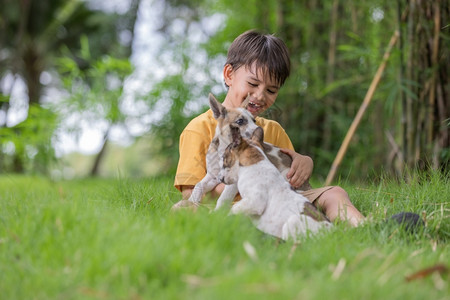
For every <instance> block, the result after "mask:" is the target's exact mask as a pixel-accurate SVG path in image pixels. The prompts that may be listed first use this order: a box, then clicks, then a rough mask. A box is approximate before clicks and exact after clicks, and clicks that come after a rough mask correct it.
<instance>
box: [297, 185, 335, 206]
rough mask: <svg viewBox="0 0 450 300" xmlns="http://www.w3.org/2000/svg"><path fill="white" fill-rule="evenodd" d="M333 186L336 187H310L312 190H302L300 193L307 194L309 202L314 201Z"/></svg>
mask: <svg viewBox="0 0 450 300" xmlns="http://www.w3.org/2000/svg"><path fill="white" fill-rule="evenodd" d="M332 188H334V186H325V187H321V188H317V189H310V190H307V191H304V192H301V193H300V194H302V195H303V196H305V197H306V198H307V199H308V200H309V202H311V203H314V201H316V200H317V199H318V198H319V197H320V196H322V194H323V193H325V192H326V191H328V190H330V189H332Z"/></svg>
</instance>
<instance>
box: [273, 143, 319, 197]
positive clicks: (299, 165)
mask: <svg viewBox="0 0 450 300" xmlns="http://www.w3.org/2000/svg"><path fill="white" fill-rule="evenodd" d="M280 150H281V151H282V152H284V153H286V154H288V155H289V156H290V157H292V164H291V169H290V170H289V172H288V173H287V175H286V176H287V178H288V179H289V183H290V184H291V186H292V187H294V188H298V187H300V186H301V185H302V184H303V183H304V182H305V181H307V180H308V179H309V177H311V174H312V171H313V168H314V162H313V160H312V159H311V157H309V156H306V155H301V154H299V153H297V152H295V151H293V150H290V149H284V148H283V149H280Z"/></svg>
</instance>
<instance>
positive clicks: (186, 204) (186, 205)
mask: <svg viewBox="0 0 450 300" xmlns="http://www.w3.org/2000/svg"><path fill="white" fill-rule="evenodd" d="M197 208H198V205H196V204H195V203H194V202H192V201H189V200H181V201H178V202H177V203H175V204H174V205H173V206H172V208H171V209H170V211H171V212H174V211H182V210H188V211H192V212H196V211H197Z"/></svg>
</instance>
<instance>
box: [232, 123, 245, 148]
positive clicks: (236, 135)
mask: <svg viewBox="0 0 450 300" xmlns="http://www.w3.org/2000/svg"><path fill="white" fill-rule="evenodd" d="M230 134H231V140H232V144H233V147H237V146H239V145H240V144H241V142H242V136H241V131H240V130H239V127H238V126H236V125H234V124H230Z"/></svg>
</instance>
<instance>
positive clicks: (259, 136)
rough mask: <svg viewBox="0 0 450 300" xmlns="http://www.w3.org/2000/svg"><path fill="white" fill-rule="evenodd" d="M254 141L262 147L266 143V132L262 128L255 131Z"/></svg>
mask: <svg viewBox="0 0 450 300" xmlns="http://www.w3.org/2000/svg"><path fill="white" fill-rule="evenodd" d="M252 141H254V142H257V143H259V144H261V145H262V144H263V143H264V130H263V129H262V128H261V127H257V128H256V129H255V131H253V134H252Z"/></svg>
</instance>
